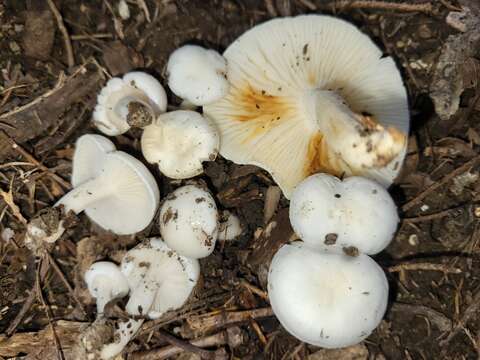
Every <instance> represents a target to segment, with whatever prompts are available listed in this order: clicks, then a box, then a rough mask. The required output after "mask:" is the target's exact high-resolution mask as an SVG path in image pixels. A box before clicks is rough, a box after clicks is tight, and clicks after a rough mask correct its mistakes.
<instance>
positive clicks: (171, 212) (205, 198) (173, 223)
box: [160, 185, 218, 259]
mask: <svg viewBox="0 0 480 360" xmlns="http://www.w3.org/2000/svg"><path fill="white" fill-rule="evenodd" d="M160 233H161V234H162V238H163V240H164V241H165V242H166V243H167V245H168V246H169V247H171V248H172V249H174V250H175V251H176V252H178V253H179V254H180V255H183V256H188V257H190V258H193V259H200V258H203V257H206V256H208V255H210V254H211V253H212V252H213V250H214V248H215V242H216V241H217V236H218V212H217V205H216V204H215V200H214V199H213V197H212V195H211V194H210V193H209V192H208V191H205V190H203V189H201V188H200V187H198V186H195V185H186V186H182V187H180V188H178V189H177V190H175V191H174V192H172V193H171V194H169V195H168V197H167V199H166V200H165V202H164V203H163V204H162V207H161V209H160Z"/></svg>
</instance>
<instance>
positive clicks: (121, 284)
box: [84, 261, 130, 317]
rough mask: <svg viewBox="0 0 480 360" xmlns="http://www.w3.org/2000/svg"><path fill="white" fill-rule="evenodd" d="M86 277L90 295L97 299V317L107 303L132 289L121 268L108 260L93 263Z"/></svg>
mask: <svg viewBox="0 0 480 360" xmlns="http://www.w3.org/2000/svg"><path fill="white" fill-rule="evenodd" d="M84 278H85V283H86V284H87V287H88V291H89V292H90V295H92V296H93V297H94V298H95V299H97V317H98V316H101V315H102V314H103V310H104V309H105V305H107V304H108V303H109V302H110V301H112V300H113V299H119V298H122V297H124V296H126V295H127V294H128V292H129V290H130V288H129V287H128V282H127V278H126V277H125V276H124V275H123V274H122V272H121V271H120V268H119V267H118V266H117V265H115V264H114V263H111V262H108V261H99V262H96V263H94V264H92V266H90V268H89V269H88V270H87V271H86V272H85V276H84Z"/></svg>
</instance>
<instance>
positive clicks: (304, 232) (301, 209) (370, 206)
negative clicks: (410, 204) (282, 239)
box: [290, 174, 399, 255]
mask: <svg viewBox="0 0 480 360" xmlns="http://www.w3.org/2000/svg"><path fill="white" fill-rule="evenodd" d="M398 221H399V218H398V214H397V208H396V206H395V203H394V202H393V199H392V198H391V196H390V194H389V193H388V192H387V191H386V190H385V189H384V188H383V187H382V186H381V185H380V184H378V183H377V182H375V181H373V180H369V179H366V178H362V177H358V176H352V177H349V178H347V179H345V180H343V181H342V180H340V179H338V178H336V177H334V176H332V175H328V174H315V175H312V176H310V177H308V178H306V179H305V180H303V181H302V182H301V183H300V184H299V185H298V186H297V187H296V188H295V190H294V191H293V193H292V197H291V199H290V222H291V223H292V227H293V229H294V230H295V232H296V233H297V235H298V236H299V237H300V238H301V239H302V240H303V241H305V242H306V243H309V244H310V245H312V246H315V247H317V248H324V249H331V248H339V249H340V250H341V249H342V248H344V247H351V246H354V247H356V248H357V249H358V250H360V251H361V252H363V253H365V254H369V255H373V254H376V253H378V252H380V251H382V250H383V249H385V248H386V247H387V246H388V244H389V243H390V241H392V239H393V236H394V235H395V231H396V230H397V225H398Z"/></svg>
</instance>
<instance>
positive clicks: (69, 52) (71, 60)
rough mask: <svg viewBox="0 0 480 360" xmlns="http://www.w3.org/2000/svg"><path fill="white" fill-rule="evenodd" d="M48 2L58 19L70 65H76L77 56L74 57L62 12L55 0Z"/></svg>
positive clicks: (48, 0)
mask: <svg viewBox="0 0 480 360" xmlns="http://www.w3.org/2000/svg"><path fill="white" fill-rule="evenodd" d="M47 2H48V6H49V7H50V10H51V11H52V13H53V15H54V16H55V19H56V20H57V26H58V28H59V30H60V32H61V33H62V36H63V42H64V44H65V51H66V52H67V63H68V67H69V68H71V67H73V66H74V65H75V58H74V57H73V48H72V43H71V41H70V36H69V35H68V31H67V28H66V27H65V24H64V22H63V17H62V14H61V13H60V11H58V9H57V7H56V6H55V3H54V2H53V0H47Z"/></svg>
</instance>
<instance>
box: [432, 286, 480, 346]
mask: <svg viewBox="0 0 480 360" xmlns="http://www.w3.org/2000/svg"><path fill="white" fill-rule="evenodd" d="M479 310H480V290H479V291H477V293H476V294H475V295H474V297H473V299H472V302H471V303H470V305H469V306H468V307H467V308H466V309H465V311H464V312H463V315H462V317H461V318H460V320H459V321H457V323H456V324H455V325H454V326H453V329H452V332H451V333H450V334H449V335H448V337H447V338H446V339H445V340H443V341H442V342H441V343H440V344H441V346H445V345H447V344H448V343H449V342H450V340H452V339H453V337H454V336H455V335H457V334H458V333H459V332H460V331H461V330H462V329H463V328H464V327H465V326H466V325H467V322H468V321H469V320H470V319H471V318H472V316H474V315H476V314H478V311H479Z"/></svg>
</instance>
